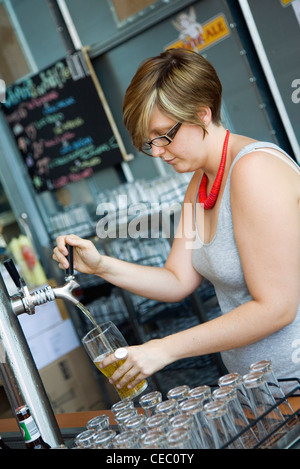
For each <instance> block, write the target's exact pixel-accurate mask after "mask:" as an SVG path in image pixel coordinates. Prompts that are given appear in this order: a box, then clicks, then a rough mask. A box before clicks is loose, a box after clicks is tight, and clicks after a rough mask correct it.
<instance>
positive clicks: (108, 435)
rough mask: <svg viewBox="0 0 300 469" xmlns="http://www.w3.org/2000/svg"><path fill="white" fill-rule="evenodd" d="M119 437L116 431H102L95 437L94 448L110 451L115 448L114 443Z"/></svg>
mask: <svg viewBox="0 0 300 469" xmlns="http://www.w3.org/2000/svg"><path fill="white" fill-rule="evenodd" d="M116 435H117V432H115V431H114V430H112V429H111V428H110V429H107V430H101V431H100V432H98V433H97V434H96V435H95V439H94V447H95V448H96V449H110V448H112V447H113V441H114V439H115V437H116Z"/></svg>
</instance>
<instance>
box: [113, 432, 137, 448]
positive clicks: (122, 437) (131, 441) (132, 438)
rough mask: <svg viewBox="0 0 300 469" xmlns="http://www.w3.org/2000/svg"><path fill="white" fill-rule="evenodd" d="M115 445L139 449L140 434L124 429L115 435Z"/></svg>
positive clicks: (116, 446) (115, 446)
mask: <svg viewBox="0 0 300 469" xmlns="http://www.w3.org/2000/svg"><path fill="white" fill-rule="evenodd" d="M113 447H114V448H116V449H139V448H140V444H139V435H138V433H135V432H131V431H123V432H122V433H119V434H118V435H116V436H115V438H114V440H113Z"/></svg>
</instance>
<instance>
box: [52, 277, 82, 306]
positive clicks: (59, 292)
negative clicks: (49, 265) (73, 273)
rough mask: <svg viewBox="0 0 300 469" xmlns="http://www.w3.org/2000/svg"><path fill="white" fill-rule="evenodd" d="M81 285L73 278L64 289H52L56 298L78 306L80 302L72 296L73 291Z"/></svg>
mask: <svg viewBox="0 0 300 469" xmlns="http://www.w3.org/2000/svg"><path fill="white" fill-rule="evenodd" d="M79 286H80V285H79V284H78V283H77V282H76V281H75V280H74V279H73V278H71V279H70V280H69V281H68V282H67V283H65V284H64V285H63V286H62V287H56V288H52V291H53V293H54V296H55V298H60V299H62V300H67V301H70V302H71V303H73V304H74V305H77V304H78V303H79V300H78V299H77V298H76V297H75V296H74V295H73V294H72V291H73V290H74V289H75V288H78V287H79Z"/></svg>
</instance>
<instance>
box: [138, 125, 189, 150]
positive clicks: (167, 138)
mask: <svg viewBox="0 0 300 469" xmlns="http://www.w3.org/2000/svg"><path fill="white" fill-rule="evenodd" d="M181 126H182V122H177V123H176V124H175V125H173V127H171V129H170V130H169V131H168V132H167V133H166V134H165V135H160V136H159V137H155V138H153V139H152V140H150V141H149V142H145V143H144V144H143V146H142V152H143V153H145V154H146V155H149V156H152V154H151V153H150V152H151V150H152V145H155V146H156V147H166V146H167V145H170V143H171V142H172V141H173V140H174V138H175V135H176V134H177V132H178V130H179V129H180V127H181Z"/></svg>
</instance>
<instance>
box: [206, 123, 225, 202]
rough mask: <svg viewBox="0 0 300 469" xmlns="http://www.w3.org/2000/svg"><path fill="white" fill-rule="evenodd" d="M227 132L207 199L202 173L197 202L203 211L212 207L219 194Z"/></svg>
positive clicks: (223, 168)
mask: <svg viewBox="0 0 300 469" xmlns="http://www.w3.org/2000/svg"><path fill="white" fill-rule="evenodd" d="M229 134H230V132H229V130H227V131H226V137H225V140H224V145H223V151H222V158H221V163H220V166H219V170H218V173H217V176H216V179H215V180H214V183H213V186H212V188H211V191H210V194H209V196H208V197H207V195H206V188H207V181H208V179H207V176H206V174H205V173H204V174H203V176H202V179H201V183H200V187H199V202H200V204H203V206H204V208H205V210H209V209H211V208H213V207H214V205H215V203H216V201H217V198H218V195H219V192H220V186H221V182H222V179H223V174H224V170H225V164H226V156H227V148H228V140H229Z"/></svg>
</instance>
